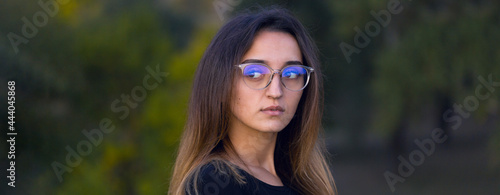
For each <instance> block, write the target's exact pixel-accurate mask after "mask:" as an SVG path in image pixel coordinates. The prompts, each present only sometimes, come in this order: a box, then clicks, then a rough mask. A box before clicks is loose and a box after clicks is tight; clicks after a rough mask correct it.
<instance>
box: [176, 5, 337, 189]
mask: <svg viewBox="0 0 500 195" xmlns="http://www.w3.org/2000/svg"><path fill="white" fill-rule="evenodd" d="M316 50H317V49H316V46H315V45H314V43H313V41H312V40H311V38H310V37H309V35H308V33H307V32H306V30H305V29H304V27H303V26H302V24H301V23H300V22H299V21H298V20H297V19H295V18H294V17H292V16H291V14H290V13H289V12H288V11H286V10H284V9H268V10H263V11H260V12H258V13H254V14H243V15H240V16H238V17H235V18H234V19H232V20H231V21H229V22H228V23H227V24H225V25H224V26H223V27H222V28H221V29H220V31H219V32H218V33H217V34H216V36H215V37H214V38H213V40H212V42H211V43H210V45H209V46H208V48H207V50H206V52H205V54H204V55H203V57H202V59H201V61H200V63H199V65H198V69H197V71H196V74H195V80H194V84H193V89H192V94H191V99H190V102H189V110H188V119H187V123H186V126H185V129H184V134H183V136H182V139H181V143H180V146H179V153H178V156H177V160H176V163H175V167H174V173H173V176H172V179H171V183H170V189H169V194H176V195H177V194H181V195H182V194H204V195H205V194H273V195H279V194H311V195H323V194H324V195H326V194H328V195H330V194H335V193H336V191H335V186H334V181H333V178H332V175H331V172H330V169H329V167H328V164H327V162H326V160H325V156H324V152H325V149H324V144H323V143H322V142H321V140H318V135H319V133H320V130H321V115H322V110H321V107H322V95H323V88H322V80H321V79H322V75H321V70H320V66H319V65H320V64H319V60H318V57H317V51H316Z"/></svg>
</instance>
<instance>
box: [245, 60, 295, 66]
mask: <svg viewBox="0 0 500 195" xmlns="http://www.w3.org/2000/svg"><path fill="white" fill-rule="evenodd" d="M247 63H261V64H267V62H266V61H265V60H259V59H246V60H245V61H243V62H242V64H247ZM285 65H303V64H302V62H301V61H296V60H292V61H287V62H285Z"/></svg>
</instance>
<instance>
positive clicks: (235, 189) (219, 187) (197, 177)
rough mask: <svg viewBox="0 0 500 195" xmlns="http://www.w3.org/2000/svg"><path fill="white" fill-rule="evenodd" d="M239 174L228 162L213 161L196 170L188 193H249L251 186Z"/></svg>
mask: <svg viewBox="0 0 500 195" xmlns="http://www.w3.org/2000/svg"><path fill="white" fill-rule="evenodd" d="M239 174H240V172H239V170H238V169H235V168H234V167H231V166H230V165H228V164H227V163H223V162H217V161H211V162H209V163H207V164H205V165H203V166H201V167H200V168H199V169H198V170H197V171H195V174H194V175H193V178H192V180H191V182H190V184H189V186H190V187H189V188H188V189H190V190H189V191H190V192H191V193H187V194H196V193H195V191H197V192H198V194H203V195H205V194H209V195H210V194H217V195H218V194H236V195H238V194H241V195H244V194H247V192H249V191H248V190H249V188H248V186H247V185H246V183H245V182H244V181H243V180H242V179H241V176H240V175H239ZM195 189H196V190H195Z"/></svg>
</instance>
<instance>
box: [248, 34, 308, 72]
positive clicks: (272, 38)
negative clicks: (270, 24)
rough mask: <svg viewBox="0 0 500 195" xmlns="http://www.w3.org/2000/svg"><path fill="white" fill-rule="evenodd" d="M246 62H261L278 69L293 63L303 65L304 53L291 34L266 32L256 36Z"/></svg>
mask: <svg viewBox="0 0 500 195" xmlns="http://www.w3.org/2000/svg"><path fill="white" fill-rule="evenodd" d="M245 60H254V61H255V60H259V61H261V62H263V63H266V64H267V65H269V66H271V67H273V68H276V67H281V66H284V65H287V64H290V62H292V61H294V62H299V63H302V53H301V51H300V48H299V45H298V43H297V40H296V39H295V37H293V36H292V35H290V34H289V33H285V32H277V31H267V30H264V31H261V32H259V33H257V35H256V36H255V38H254V41H253V43H252V45H251V47H250V49H249V50H248V51H247V52H246V53H245V55H244V56H243V58H242V62H243V61H245ZM293 64H297V63H293Z"/></svg>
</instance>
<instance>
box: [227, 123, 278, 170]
mask: <svg viewBox="0 0 500 195" xmlns="http://www.w3.org/2000/svg"><path fill="white" fill-rule="evenodd" d="M277 135H278V133H276V132H261V131H257V130H255V129H252V128H249V127H241V126H240V127H233V128H231V129H230V131H229V139H230V140H231V143H232V144H233V147H234V150H235V152H236V154H237V155H238V157H239V158H240V159H241V160H242V161H243V163H244V165H243V167H246V166H249V167H250V168H253V167H255V168H263V169H266V170H267V171H268V172H269V173H271V174H273V175H276V170H275V167H274V148H275V146H276V138H277ZM233 161H234V162H235V163H236V164H241V163H239V162H238V160H234V159H233ZM243 167H242V168H243Z"/></svg>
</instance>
